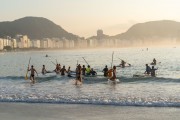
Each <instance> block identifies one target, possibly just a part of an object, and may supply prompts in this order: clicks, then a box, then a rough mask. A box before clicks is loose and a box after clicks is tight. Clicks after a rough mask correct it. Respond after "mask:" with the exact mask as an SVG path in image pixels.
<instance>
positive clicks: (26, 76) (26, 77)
mask: <svg viewBox="0 0 180 120" xmlns="http://www.w3.org/2000/svg"><path fill="white" fill-rule="evenodd" d="M30 61H31V57H30V58H29V63H28V68H29V64H30ZM27 79H28V69H27V72H26V75H25V80H27Z"/></svg>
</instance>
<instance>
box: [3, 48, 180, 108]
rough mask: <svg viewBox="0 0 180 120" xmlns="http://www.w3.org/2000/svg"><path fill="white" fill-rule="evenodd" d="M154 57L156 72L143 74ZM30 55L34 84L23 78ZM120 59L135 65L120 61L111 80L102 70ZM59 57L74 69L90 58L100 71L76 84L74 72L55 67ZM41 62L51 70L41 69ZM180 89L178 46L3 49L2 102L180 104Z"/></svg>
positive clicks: (161, 105)
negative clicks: (122, 64) (43, 71)
mask: <svg viewBox="0 0 180 120" xmlns="http://www.w3.org/2000/svg"><path fill="white" fill-rule="evenodd" d="M113 53H114V54H113ZM46 55H48V57H46ZM83 58H84V59H85V60H86V61H85V60H84V59H83ZM154 58H155V59H156V60H157V65H155V68H157V69H158V70H157V71H156V77H150V76H144V72H145V64H150V63H151V62H152V60H153V59H154ZM29 59H31V60H30V66H31V65H33V66H34V68H35V69H36V70H37V72H38V76H35V79H36V83H35V84H31V82H30V80H25V75H26V72H27V67H28V63H29ZM121 59H123V60H125V61H126V62H127V63H129V64H131V65H132V66H131V67H125V68H121V67H117V73H116V74H117V78H118V79H119V80H120V82H117V83H115V84H114V83H109V82H108V78H106V77H104V76H103V72H102V70H103V68H104V67H105V65H107V66H108V68H111V66H114V65H116V66H118V65H119V64H120V62H121ZM56 63H59V64H61V66H63V65H65V67H66V69H67V68H68V67H69V66H70V67H71V70H72V71H75V68H76V65H77V64H81V65H85V66H87V64H89V65H90V66H91V68H94V70H95V71H96V72H97V76H95V77H91V76H89V77H87V76H84V77H83V84H82V85H74V83H75V78H74V77H68V76H67V75H65V76H61V75H59V74H56V73H54V72H53V70H54V69H55V67H56V66H55V64H56ZM42 65H45V66H46V69H47V70H48V71H52V73H47V74H46V75H42V74H41V69H42ZM150 66H152V65H150ZM134 75H139V76H136V77H134ZM28 76H29V73H28ZM179 93H180V47H166V48H165V47H161V48H155V47H150V48H148V49H147V48H111V49H88V50H84V49H83V50H57V51H28V52H27V51H26V52H1V53H0V102H15V103H17V102H18V103H19V102H20V103H43V104H46V103H47V104H49V103H52V104H92V105H115V106H142V107H180V94H179Z"/></svg>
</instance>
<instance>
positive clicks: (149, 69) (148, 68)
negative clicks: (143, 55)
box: [144, 64, 151, 75]
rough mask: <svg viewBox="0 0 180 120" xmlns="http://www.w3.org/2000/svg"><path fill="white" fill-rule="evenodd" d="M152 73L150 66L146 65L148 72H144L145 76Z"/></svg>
mask: <svg viewBox="0 0 180 120" xmlns="http://www.w3.org/2000/svg"><path fill="white" fill-rule="evenodd" d="M150 72H151V68H150V67H149V66H148V64H146V71H145V72H144V74H147V75H149V74H150Z"/></svg>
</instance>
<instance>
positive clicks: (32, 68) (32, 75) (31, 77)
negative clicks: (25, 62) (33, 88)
mask: <svg viewBox="0 0 180 120" xmlns="http://www.w3.org/2000/svg"><path fill="white" fill-rule="evenodd" d="M28 71H31V75H30V80H31V82H32V83H33V84H34V83H35V78H34V76H35V72H36V74H37V76H38V73H37V71H36V70H35V69H34V66H33V65H32V66H31V69H29V67H28Z"/></svg>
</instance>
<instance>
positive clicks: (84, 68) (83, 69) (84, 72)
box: [82, 65, 86, 75]
mask: <svg viewBox="0 0 180 120" xmlns="http://www.w3.org/2000/svg"><path fill="white" fill-rule="evenodd" d="M82 75H86V67H85V65H83V68H82Z"/></svg>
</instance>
